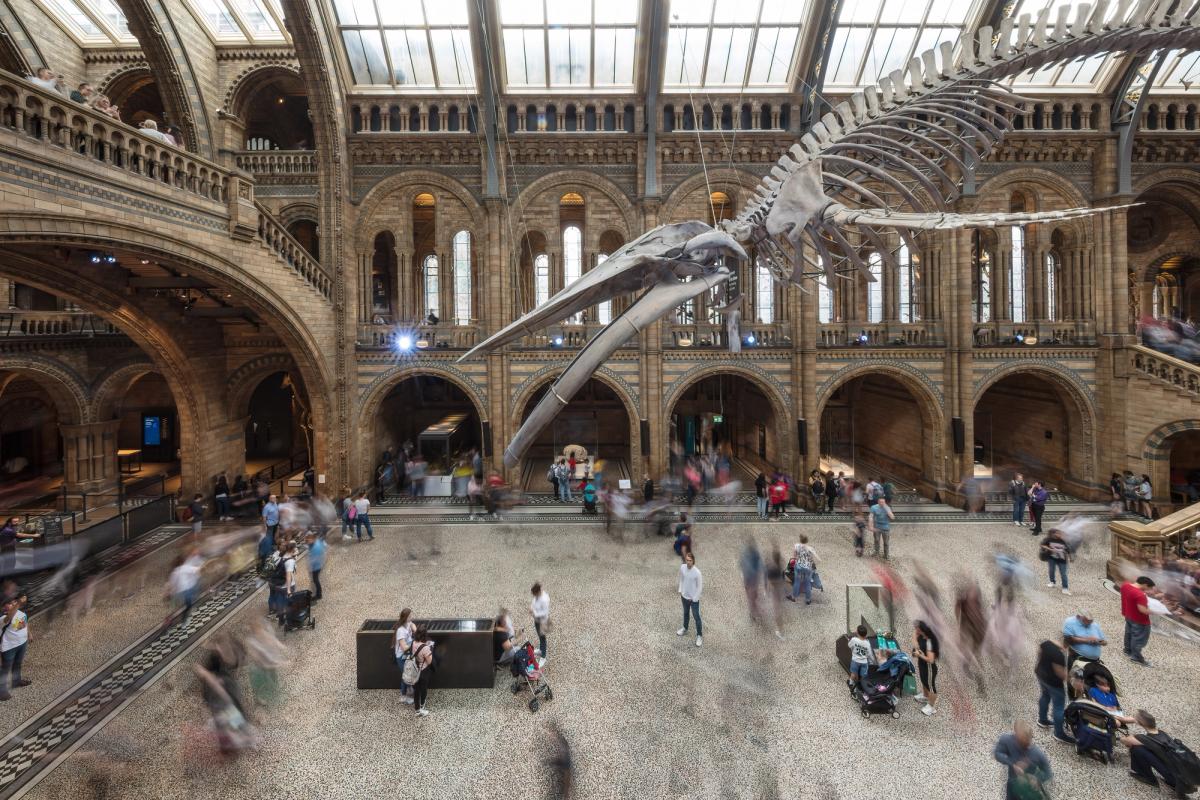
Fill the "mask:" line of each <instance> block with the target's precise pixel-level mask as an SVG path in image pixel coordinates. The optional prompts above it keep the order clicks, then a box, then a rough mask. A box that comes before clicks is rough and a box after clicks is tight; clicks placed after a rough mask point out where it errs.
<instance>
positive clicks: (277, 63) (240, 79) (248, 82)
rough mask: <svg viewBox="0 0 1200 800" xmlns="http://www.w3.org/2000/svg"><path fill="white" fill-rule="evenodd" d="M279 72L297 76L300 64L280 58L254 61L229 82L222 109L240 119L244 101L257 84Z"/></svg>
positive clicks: (279, 73) (298, 75)
mask: <svg viewBox="0 0 1200 800" xmlns="http://www.w3.org/2000/svg"><path fill="white" fill-rule="evenodd" d="M281 74H282V75H288V76H290V77H293V78H299V77H300V65H299V64H296V63H295V62H294V61H289V60H287V59H282V58H276V59H270V60H268V61H256V62H254V63H253V64H251V65H250V66H249V67H246V68H245V69H243V70H242V71H241V72H239V73H238V74H237V75H236V76H235V77H234V78H233V80H231V81H230V82H229V88H228V89H226V91H225V102H224V104H223V106H222V108H223V110H224V111H225V112H226V113H228V114H232V115H233V116H235V117H237V118H239V119H242V118H243V113H242V112H243V111H244V110H245V108H244V106H245V104H246V101H247V100H248V99H249V97H250V95H252V94H253V93H254V90H255V89H257V88H258V85H259V84H261V83H262V82H263V81H265V80H269V79H271V78H273V77H275V76H277V75H281Z"/></svg>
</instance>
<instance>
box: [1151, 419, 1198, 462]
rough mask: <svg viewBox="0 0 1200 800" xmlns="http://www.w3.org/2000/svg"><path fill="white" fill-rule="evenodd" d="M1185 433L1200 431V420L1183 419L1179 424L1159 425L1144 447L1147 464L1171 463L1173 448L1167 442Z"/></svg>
mask: <svg viewBox="0 0 1200 800" xmlns="http://www.w3.org/2000/svg"><path fill="white" fill-rule="evenodd" d="M1184 431H1200V419H1182V420H1179V421H1177V422H1168V423H1167V424H1166V425H1159V426H1158V427H1157V428H1155V429H1154V431H1153V432H1152V433H1151V434H1150V435H1149V436H1147V437H1146V442H1145V444H1144V445H1143V446H1142V458H1144V459H1145V460H1146V461H1147V462H1151V461H1169V460H1170V459H1171V448H1170V447H1169V446H1168V445H1167V440H1168V439H1170V438H1171V437H1172V436H1174V435H1175V434H1177V433H1183V432H1184Z"/></svg>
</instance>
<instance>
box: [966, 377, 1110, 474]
mask: <svg viewBox="0 0 1200 800" xmlns="http://www.w3.org/2000/svg"><path fill="white" fill-rule="evenodd" d="M1013 375H1036V376H1040V377H1043V378H1045V379H1046V380H1048V381H1050V383H1051V384H1053V385H1054V386H1055V387H1056V388H1058V389H1059V390H1060V392H1061V395H1062V396H1064V397H1065V398H1067V400H1068V401H1069V402H1070V404H1071V406H1073V407H1074V411H1075V420H1076V421H1077V423H1078V425H1079V431H1078V444H1079V446H1080V451H1079V458H1080V461H1081V463H1080V464H1078V466H1079V467H1080V470H1079V474H1078V475H1077V477H1078V478H1079V479H1080V480H1082V481H1083V482H1084V483H1085V484H1087V485H1088V486H1092V487H1094V485H1095V483H1096V456H1095V444H1094V443H1095V439H1096V430H1097V411H1096V397H1095V393H1094V392H1093V391H1092V390H1091V388H1090V387H1089V386H1088V385H1087V383H1086V382H1085V381H1084V380H1083V378H1081V377H1080V376H1079V373H1077V372H1075V371H1073V370H1070V369H1067V368H1066V367H1063V366H1062V365H1061V364H1059V363H1057V362H1055V361H1052V360H1050V359H1042V358H1039V359H1021V360H1019V361H1015V362H1009V363H1007V364H1001V365H1000V366H998V367H995V368H993V369H991V370H989V371H988V372H986V373H984V374H983V375H982V376H980V377H979V378H976V380H975V387H974V392H973V394H972V396H971V410H972V413H974V410H975V408H976V406H978V405H979V402H980V401H981V400H982V399H983V395H984V393H985V392H987V390H988V389H989V388H991V387H992V386H994V385H995V384H997V383H999V382H1000V381H1001V380H1003V379H1004V378H1007V377H1010V376H1013ZM1068 422H1069V423H1070V420H1068ZM1074 433H1075V432H1074V430H1073V429H1072V430H1071V434H1072V438H1075V436H1074V435H1073V434H1074ZM1074 466H1075V465H1073V464H1071V463H1070V459H1069V457H1068V469H1069V470H1070V469H1072V468H1073V467H1074Z"/></svg>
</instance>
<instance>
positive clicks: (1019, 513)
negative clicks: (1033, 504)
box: [1013, 497, 1028, 522]
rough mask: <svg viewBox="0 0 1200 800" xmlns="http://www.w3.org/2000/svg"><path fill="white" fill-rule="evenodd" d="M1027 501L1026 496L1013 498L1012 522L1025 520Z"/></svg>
mask: <svg viewBox="0 0 1200 800" xmlns="http://www.w3.org/2000/svg"><path fill="white" fill-rule="evenodd" d="M1026 502H1028V498H1026V497H1018V498H1016V499H1014V500H1013V522H1024V521H1025V503H1026Z"/></svg>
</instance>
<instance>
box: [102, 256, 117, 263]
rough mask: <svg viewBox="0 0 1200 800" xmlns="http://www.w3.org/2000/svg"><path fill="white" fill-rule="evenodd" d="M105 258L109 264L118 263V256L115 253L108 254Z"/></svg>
mask: <svg viewBox="0 0 1200 800" xmlns="http://www.w3.org/2000/svg"><path fill="white" fill-rule="evenodd" d="M104 260H105V261H107V262H108V263H109V264H115V263H117V257H116V256H114V255H107V256H105V257H104Z"/></svg>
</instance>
